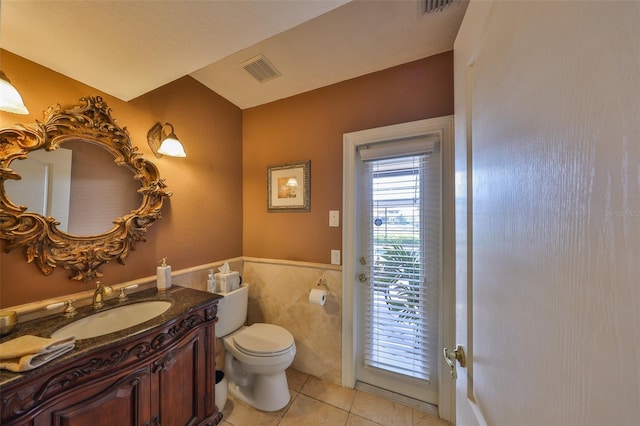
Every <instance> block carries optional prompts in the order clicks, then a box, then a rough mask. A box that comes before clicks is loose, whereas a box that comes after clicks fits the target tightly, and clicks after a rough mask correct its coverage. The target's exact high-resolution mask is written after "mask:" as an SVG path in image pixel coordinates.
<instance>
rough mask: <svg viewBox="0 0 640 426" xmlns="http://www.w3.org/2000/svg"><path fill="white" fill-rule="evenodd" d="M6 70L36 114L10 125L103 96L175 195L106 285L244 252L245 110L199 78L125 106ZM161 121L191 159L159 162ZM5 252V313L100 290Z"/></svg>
mask: <svg viewBox="0 0 640 426" xmlns="http://www.w3.org/2000/svg"><path fill="white" fill-rule="evenodd" d="M0 53H1V54H2V60H1V63H2V69H3V71H5V73H6V74H7V75H8V76H9V78H10V79H11V81H12V83H13V84H14V85H15V86H16V87H18V88H19V90H20V92H21V94H22V97H23V99H24V101H25V103H26V104H27V107H28V108H29V111H30V115H28V116H22V115H16V114H9V113H3V112H0V126H2V127H4V126H10V125H13V124H15V123H33V122H34V121H35V120H36V119H38V120H41V119H42V117H43V111H44V110H46V109H47V108H48V107H49V106H52V105H55V104H58V103H59V104H61V105H62V106H63V107H70V106H72V105H75V104H77V103H79V99H80V98H81V97H85V96H94V95H101V96H103V97H104V99H105V101H106V102H107V104H108V105H109V106H110V107H111V108H112V109H113V111H112V115H113V116H114V118H115V119H116V120H117V122H118V124H119V125H120V126H122V127H127V129H128V130H129V133H130V135H131V140H132V144H133V145H134V146H137V147H138V148H139V150H140V151H141V152H142V154H143V155H144V157H145V158H147V159H149V160H151V161H153V162H154V163H155V164H156V166H157V167H158V169H159V171H160V176H161V177H163V178H165V179H166V184H167V185H168V189H169V190H170V191H172V192H173V196H172V197H171V198H169V199H166V201H165V204H164V206H163V209H162V216H163V219H162V220H160V221H158V222H157V223H156V224H154V225H153V226H152V227H151V228H150V230H149V232H148V233H147V236H146V238H147V241H146V242H142V243H139V244H138V245H137V246H136V250H135V251H134V252H132V253H131V254H130V256H129V257H128V259H127V260H126V265H124V266H123V265H120V264H117V263H114V264H107V265H104V266H103V267H102V268H101V270H102V272H104V278H103V279H102V280H101V281H102V282H103V283H105V284H115V283H118V282H123V281H129V280H132V279H136V278H141V277H146V276H149V275H153V274H155V268H156V263H157V261H158V260H159V259H160V258H161V257H164V256H166V257H168V263H170V264H171V265H172V266H173V269H174V270H177V269H182V268H187V267H190V266H194V265H199V264H203V263H209V262H214V261H218V260H221V259H227V258H231V257H237V256H241V255H242V216H241V215H240V212H241V211H242V197H241V196H240V194H241V193H242V164H241V161H242V111H241V110H240V109H239V108H237V107H236V106H234V105H233V104H231V103H230V102H228V101H227V100H225V99H223V98H222V97H220V96H219V95H217V94H216V93H214V92H212V91H210V90H209V89H207V88H206V87H204V86H202V85H201V84H200V83H198V82H197V81H195V80H194V79H192V78H191V77H183V78H181V79H179V80H177V81H175V82H173V83H170V84H167V85H166V86H163V87H161V88H159V89H157V90H154V91H153V92H151V93H148V94H146V95H143V96H141V97H139V98H136V99H134V100H132V101H130V102H123V101H120V100H118V99H115V98H113V97H111V96H108V95H106V94H104V93H101V92H100V91H98V90H96V89H94V88H92V87H89V86H86V85H84V84H82V83H79V82H77V81H75V80H72V79H69V78H67V77H65V76H63V75H61V74H58V73H56V72H53V71H52V70H50V69H47V68H44V67H42V66H40V65H38V64H35V63H33V62H30V61H27V60H25V59H24V58H21V57H19V56H16V55H13V54H11V53H9V52H6V51H4V50H2V51H0ZM156 121H162V122H165V121H170V122H171V123H173V125H174V127H175V131H176V134H177V135H178V137H179V138H180V139H181V140H182V142H183V144H184V145H185V150H186V151H187V155H188V157H187V158H185V159H180V158H170V157H163V158H161V159H157V158H155V156H153V154H152V153H151V150H150V149H149V146H148V144H147V139H146V135H147V131H148V130H149V129H150V128H151V126H152V125H153V124H154V123H155V122H156ZM5 247H6V245H5V242H4V241H2V253H0V307H7V306H13V305H17V304H22V303H27V302H30V301H35V300H42V299H47V298H50V297H56V296H61V295H65V294H70V293H75V292H78V291H83V290H87V289H89V288H91V287H92V286H93V284H84V283H78V282H75V281H71V280H69V279H68V276H69V273H68V272H67V271H65V270H63V269H61V268H57V269H56V270H55V272H54V273H53V274H52V275H50V276H48V277H45V276H44V275H43V274H42V273H41V272H40V271H39V269H37V268H36V266H34V265H32V264H27V263H26V261H25V259H24V255H23V252H22V250H21V249H14V250H13V251H11V252H10V253H5V250H4V249H5Z"/></svg>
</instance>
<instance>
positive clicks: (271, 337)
mask: <svg viewBox="0 0 640 426" xmlns="http://www.w3.org/2000/svg"><path fill="white" fill-rule="evenodd" d="M233 341H234V343H235V346H236V347H237V348H238V349H240V350H241V351H243V352H246V353H249V354H257V355H260V354H275V353H278V352H282V351H286V350H287V349H289V348H290V347H291V345H293V336H292V335H291V333H289V332H288V331H287V330H285V329H284V328H282V327H279V326H277V325H273V324H262V323H256V324H253V325H251V326H249V327H247V328H245V329H244V330H242V331H241V332H240V333H238V334H236V335H235V336H233Z"/></svg>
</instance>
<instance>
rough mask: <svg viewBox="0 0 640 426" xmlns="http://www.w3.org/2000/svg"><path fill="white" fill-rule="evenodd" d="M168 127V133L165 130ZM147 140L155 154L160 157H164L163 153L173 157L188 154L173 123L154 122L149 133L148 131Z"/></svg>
mask: <svg viewBox="0 0 640 426" xmlns="http://www.w3.org/2000/svg"><path fill="white" fill-rule="evenodd" d="M167 127H168V128H169V129H170V130H169V132H168V133H167V132H165V128H167ZM147 142H149V147H150V148H151V151H153V154H154V155H155V156H156V157H158V158H162V156H163V155H169V156H171V157H186V156H187V154H186V153H185V152H184V148H183V147H182V144H181V143H180V141H179V140H178V137H177V136H176V134H175V132H174V130H173V125H172V124H171V123H164V124H160V123H156V124H154V125H153V127H152V128H151V130H149V133H147Z"/></svg>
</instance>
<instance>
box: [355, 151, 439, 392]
mask: <svg viewBox="0 0 640 426" xmlns="http://www.w3.org/2000/svg"><path fill="white" fill-rule="evenodd" d="M403 144H404V146H402V145H403ZM403 148H404V150H403ZM407 148H409V149H407ZM359 151H360V155H361V158H362V159H363V160H365V163H364V169H365V174H366V176H367V179H368V183H369V185H370V192H371V193H370V197H369V200H370V208H369V217H368V218H367V220H368V227H369V230H370V232H369V236H368V237H369V241H368V244H367V245H366V246H367V247H368V251H369V252H368V253H365V256H366V257H368V258H369V262H368V265H370V270H369V279H368V281H367V285H368V290H367V296H366V298H365V299H366V300H365V310H366V315H365V318H367V320H365V321H368V324H366V330H367V331H366V333H367V338H366V344H365V354H364V357H365V360H364V361H365V365H366V366H368V367H374V368H379V369H384V370H387V371H392V372H395V373H398V374H402V375H405V376H409V377H414V378H416V379H422V380H427V381H429V380H430V379H431V375H432V372H433V371H434V369H435V366H436V365H437V364H436V360H437V344H438V293H439V286H440V284H439V283H440V250H441V244H440V187H441V185H440V159H439V154H438V144H437V142H436V141H434V140H428V139H422V140H417V141H416V140H414V141H408V142H407V143H404V142H400V143H392V144H381V145H373V146H370V147H367V148H364V149H361V150H359ZM407 151H408V152H409V154H408V155H407V154H406V152H407Z"/></svg>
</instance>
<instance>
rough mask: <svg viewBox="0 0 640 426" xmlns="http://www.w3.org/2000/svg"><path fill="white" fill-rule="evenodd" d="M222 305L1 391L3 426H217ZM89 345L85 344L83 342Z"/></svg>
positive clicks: (208, 306)
mask: <svg viewBox="0 0 640 426" xmlns="http://www.w3.org/2000/svg"><path fill="white" fill-rule="evenodd" d="M216 312H217V300H215V301H212V302H210V303H209V304H206V305H204V306H201V307H199V308H198V309H196V310H193V311H190V312H187V313H185V314H183V315H181V316H179V317H177V318H175V319H172V320H170V321H168V322H167V323H166V324H164V325H162V326H159V327H155V328H153V329H151V330H148V331H147V332H143V333H139V334H137V335H136V337H135V338H133V339H126V338H125V339H121V341H119V342H116V343H114V344H113V345H106V347H104V348H102V349H98V350H96V351H94V352H89V353H87V354H85V355H83V356H81V357H80V358H78V359H72V360H70V361H68V362H64V363H62V364H60V365H55V368H53V369H52V370H48V371H46V372H44V371H43V372H42V373H40V374H37V373H36V374H34V373H35V371H34V372H31V374H30V375H29V377H28V378H25V379H24V380H20V381H19V382H18V383H16V384H15V385H7V386H3V387H2V395H1V400H2V413H1V419H0V424H2V425H36V426H40V425H42V426H44V425H47V426H49V425H65V426H87V425H90V426H102V425H104V426H106V425H110V426H113V425H116V426H126V425H131V426H143V425H149V426H160V425H163V426H178V425H180V426H182V425H215V424H217V423H218V422H219V421H220V419H221V417H222V414H221V413H218V410H217V408H216V406H215V397H214V390H215V348H214V345H215V329H214V326H215V320H216ZM79 342H82V341H79Z"/></svg>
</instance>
